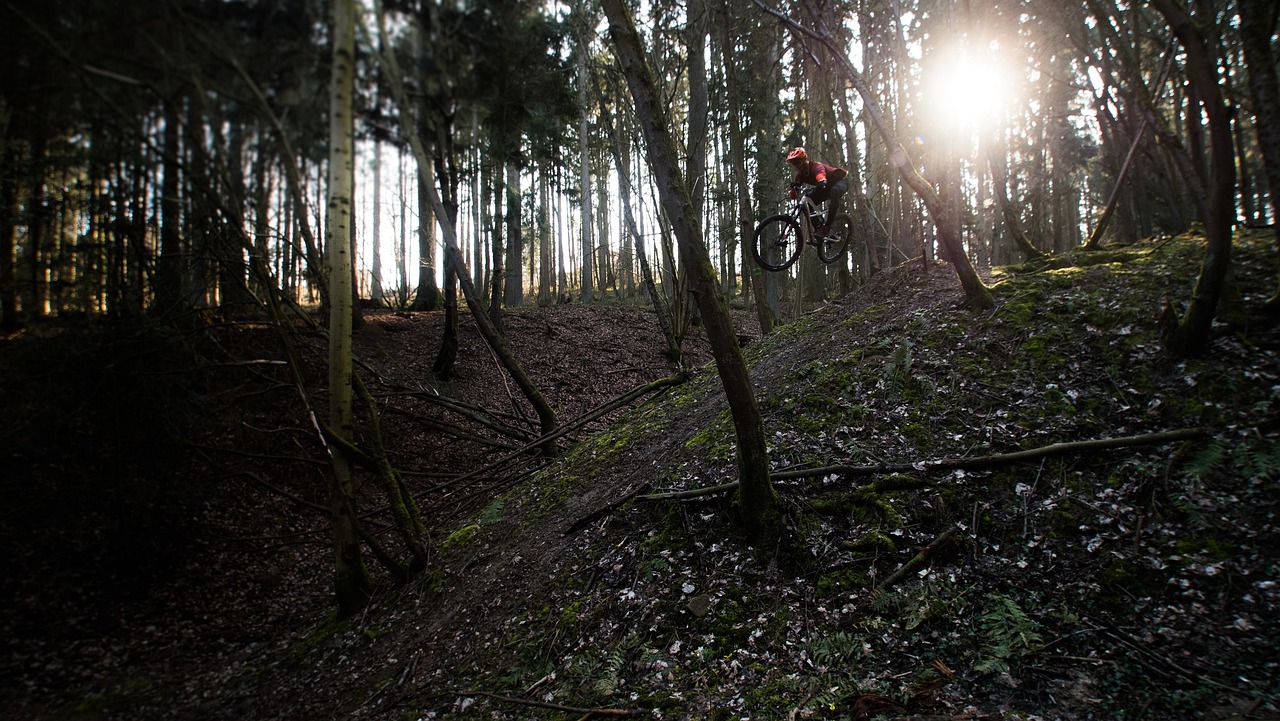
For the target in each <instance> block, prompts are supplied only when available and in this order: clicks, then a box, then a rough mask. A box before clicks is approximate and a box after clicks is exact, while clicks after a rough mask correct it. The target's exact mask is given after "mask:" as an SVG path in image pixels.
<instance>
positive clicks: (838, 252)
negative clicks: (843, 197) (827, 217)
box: [818, 213, 853, 263]
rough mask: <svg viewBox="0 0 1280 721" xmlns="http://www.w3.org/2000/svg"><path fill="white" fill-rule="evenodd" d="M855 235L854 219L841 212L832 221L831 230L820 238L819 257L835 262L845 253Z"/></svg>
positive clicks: (828, 261)
mask: <svg viewBox="0 0 1280 721" xmlns="http://www.w3.org/2000/svg"><path fill="white" fill-rule="evenodd" d="M851 237H853V219H852V218H850V217H849V216H847V215H845V214H844V213H841V214H840V215H837V216H836V217H835V219H833V220H832V221H831V231H830V232H828V233H827V234H826V235H824V236H822V237H821V238H818V258H819V259H821V260H822V262H823V263H834V262H836V261H837V260H840V256H842V255H844V249H845V248H848V247H849V239H850V238H851Z"/></svg>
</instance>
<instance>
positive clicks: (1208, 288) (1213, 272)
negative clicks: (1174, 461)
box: [1152, 0, 1235, 356]
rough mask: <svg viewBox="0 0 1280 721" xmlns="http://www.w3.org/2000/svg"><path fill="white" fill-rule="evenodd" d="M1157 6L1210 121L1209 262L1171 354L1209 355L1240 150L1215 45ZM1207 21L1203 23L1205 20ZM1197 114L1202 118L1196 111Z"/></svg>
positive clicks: (1171, 7)
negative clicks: (1213, 50)
mask: <svg viewBox="0 0 1280 721" xmlns="http://www.w3.org/2000/svg"><path fill="white" fill-rule="evenodd" d="M1152 5H1154V6H1155V7H1156V9H1157V10H1159V11H1160V14H1161V15H1164V17H1165V20H1167V21H1168V22H1169V26H1170V27H1171V28H1172V29H1173V32H1174V34H1175V35H1177V36H1178V39H1179V40H1180V41H1181V42H1182V47H1183V49H1185V50H1186V52H1187V64H1186V71H1187V76H1188V79H1189V81H1190V82H1191V85H1192V87H1193V88H1194V89H1195V94H1196V96H1197V97H1198V98H1199V99H1200V100H1201V101H1202V102H1203V104H1204V111H1205V114H1206V115H1207V116H1208V119H1209V163H1210V165H1209V185H1208V190H1209V209H1208V210H1209V212H1208V216H1207V217H1206V219H1205V235H1206V236H1207V239H1208V247H1207V248H1206V250H1205V257H1204V264H1203V265H1202V266H1201V267H1200V276H1199V278H1197V279H1196V286H1195V289H1194V290H1193V291H1192V293H1191V303H1190V305H1188V306H1187V312H1186V314H1185V315H1183V317H1182V320H1181V321H1180V322H1179V323H1178V326H1177V329H1176V330H1174V331H1173V332H1172V334H1171V336H1170V337H1168V338H1167V339H1166V341H1167V342H1168V344H1169V348H1170V350H1172V351H1173V352H1174V353H1175V354H1177V355H1181V356H1192V355H1198V354H1200V353H1202V352H1204V351H1205V350H1206V349H1207V348H1208V346H1209V341H1210V340H1211V326H1212V324H1213V317H1214V315H1215V314H1216V313H1217V309H1218V301H1219V299H1220V298H1221V296H1222V290H1223V287H1224V286H1225V285H1226V279H1227V272H1228V270H1229V269H1230V267H1231V234H1232V226H1233V216H1234V214H1235V205H1234V199H1235V197H1234V196H1235V151H1234V148H1233V144H1232V141H1231V116H1230V114H1229V113H1228V111H1227V106H1226V102H1225V101H1224V99H1223V96H1222V89H1221V87H1220V86H1219V83H1218V77H1217V62H1216V60H1215V58H1214V56H1213V55H1212V54H1211V53H1210V50H1209V48H1210V47H1213V43H1211V42H1209V40H1208V39H1207V38H1206V37H1205V35H1204V34H1202V31H1201V29H1200V27H1201V26H1200V25H1199V24H1198V23H1197V22H1196V21H1193V20H1192V19H1191V17H1190V16H1188V15H1187V13H1186V11H1185V10H1184V9H1183V8H1182V7H1181V6H1180V5H1178V4H1176V3H1174V2H1173V0H1152ZM1201 20H1202V19H1201ZM1193 114H1195V115H1197V116H1198V115H1199V111H1198V110H1196V111H1195V112H1194V113H1193Z"/></svg>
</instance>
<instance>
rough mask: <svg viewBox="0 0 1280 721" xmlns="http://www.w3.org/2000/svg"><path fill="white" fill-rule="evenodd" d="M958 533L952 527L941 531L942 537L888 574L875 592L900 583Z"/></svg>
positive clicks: (956, 527) (957, 527) (958, 529)
mask: <svg viewBox="0 0 1280 721" xmlns="http://www.w3.org/2000/svg"><path fill="white" fill-rule="evenodd" d="M959 531H960V527H959V526H952V527H951V528H948V529H947V530H945V531H943V532H942V535H940V536H938V537H937V538H935V539H933V541H932V542H931V543H930V544H929V545H927V546H925V547H924V550H923V551H921V552H919V553H917V554H916V555H914V556H912V557H911V559H910V560H908V561H907V562H906V563H904V564H902V565H901V566H899V567H898V570H896V571H894V572H893V573H891V574H889V577H888V578H886V579H884V581H882V582H881V583H880V585H878V586H876V589H875V590H876V591H883V590H885V589H887V588H890V587H892V586H895V585H897V584H898V583H899V582H901V581H902V579H904V578H906V577H907V574H910V573H914V572H915V571H916V569H918V568H920V567H921V566H923V565H924V564H925V562H927V561H928V560H929V559H930V558H931V557H933V556H934V554H936V553H937V552H938V549H940V548H942V547H943V546H945V545H946V544H947V542H948V541H950V540H951V537H952V536H954V535H956V533H958V532H959Z"/></svg>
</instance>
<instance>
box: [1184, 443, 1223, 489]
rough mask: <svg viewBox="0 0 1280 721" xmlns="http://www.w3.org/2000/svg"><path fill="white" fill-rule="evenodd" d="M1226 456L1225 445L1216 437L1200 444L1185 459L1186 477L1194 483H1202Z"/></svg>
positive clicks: (1219, 465) (1220, 464)
mask: <svg viewBox="0 0 1280 721" xmlns="http://www.w3.org/2000/svg"><path fill="white" fill-rule="evenodd" d="M1226 457H1227V447H1226V446H1225V445H1223V443H1222V441H1219V440H1217V439H1215V440H1213V441H1210V442H1209V443H1207V444H1205V445H1204V446H1202V447H1201V448H1200V449H1199V450H1198V451H1196V453H1195V454H1194V455H1192V456H1191V457H1190V458H1189V459H1187V465H1186V473H1187V477H1188V478H1190V479H1191V480H1192V481H1193V482H1195V483H1203V482H1204V481H1205V480H1206V479H1208V477H1209V475H1210V474H1212V473H1213V472H1214V471H1215V470H1216V469H1218V468H1220V467H1221V466H1222V462H1223V460H1224V459H1226Z"/></svg>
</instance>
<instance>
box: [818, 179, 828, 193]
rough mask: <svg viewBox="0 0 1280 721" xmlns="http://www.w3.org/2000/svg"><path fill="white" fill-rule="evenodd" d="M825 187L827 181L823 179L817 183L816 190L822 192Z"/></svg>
mask: <svg viewBox="0 0 1280 721" xmlns="http://www.w3.org/2000/svg"><path fill="white" fill-rule="evenodd" d="M825 187H827V179H826V178H823V179H822V180H819V181H818V190H822V189H823V188H825Z"/></svg>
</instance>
